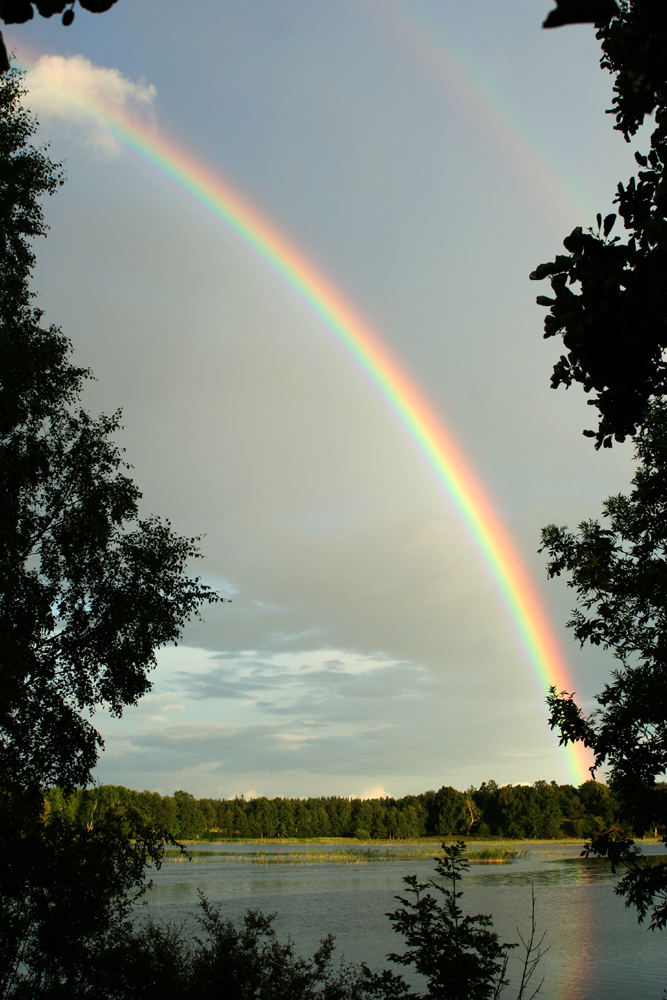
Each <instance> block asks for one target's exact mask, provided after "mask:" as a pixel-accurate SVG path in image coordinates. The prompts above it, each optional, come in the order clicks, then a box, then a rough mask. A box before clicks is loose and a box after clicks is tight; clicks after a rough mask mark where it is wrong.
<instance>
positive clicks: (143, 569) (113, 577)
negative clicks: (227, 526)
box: [0, 73, 218, 786]
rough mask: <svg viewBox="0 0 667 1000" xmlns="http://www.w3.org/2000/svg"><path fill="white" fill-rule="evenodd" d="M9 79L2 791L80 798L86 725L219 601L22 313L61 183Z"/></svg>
mask: <svg viewBox="0 0 667 1000" xmlns="http://www.w3.org/2000/svg"><path fill="white" fill-rule="evenodd" d="M19 80H20V78H19V77H18V76H17V75H16V74H15V73H11V74H9V75H7V76H5V77H3V78H1V79H0V265H1V268H0V469H1V473H0V475H1V479H0V636H1V637H2V643H1V645H2V657H3V684H2V688H1V690H0V783H6V782H11V783H12V784H14V785H17V784H18V785H21V786H28V785H33V784H36V785H40V784H49V783H57V784H85V783H87V781H89V780H90V772H91V769H92V767H93V766H94V764H95V762H96V760H97V754H98V750H99V747H100V746H101V738H100V736H99V734H98V733H97V731H96V730H95V728H94V727H93V725H92V724H91V722H90V720H89V718H88V717H87V716H88V715H89V713H90V712H92V711H93V710H94V709H95V707H97V706H102V705H105V706H107V707H108V708H110V709H111V711H112V712H113V713H115V714H120V713H121V712H122V710H123V708H124V706H126V705H131V704H133V703H134V702H136V701H137V699H138V698H139V697H140V696H141V695H142V694H144V692H146V691H147V690H148V689H149V687H150V681H149V679H148V676H147V675H148V671H149V670H150V668H151V667H152V666H154V664H155V652H156V650H157V649H158V648H159V647H160V646H162V645H164V644H166V643H170V642H173V641H175V640H177V639H178V637H179V636H180V634H181V631H182V629H183V626H184V625H185V623H186V622H187V620H188V619H189V618H190V617H191V616H193V615H195V614H196V613H197V611H198V609H199V608H200V607H201V605H202V604H205V603H208V602H212V601H216V600H218V597H217V595H216V594H215V593H214V592H213V591H212V590H211V589H210V588H209V587H207V586H206V585H204V584H203V583H201V581H200V580H199V579H198V578H196V577H195V578H192V577H190V576H189V575H188V574H187V572H186V565H187V564H188V563H189V562H190V560H192V559H194V558H196V557H197V556H198V548H197V539H194V538H183V537H181V536H179V535H177V534H175V533H174V532H173V530H172V529H171V526H170V525H169V522H166V521H160V520H158V519H157V518H153V517H148V518H142V517H140V515H139V501H140V497H141V494H140V492H139V490H138V488H137V487H136V485H135V484H134V482H133V481H132V480H131V479H130V477H129V475H128V471H129V468H128V466H127V465H126V463H125V462H124V460H123V456H122V450H121V448H120V447H119V446H118V444H117V443H116V441H115V435H116V433H117V431H118V429H119V426H120V416H119V414H117V413H116V414H113V415H112V416H101V417H92V416H90V415H89V414H88V413H86V411H85V410H83V409H81V408H80V407H79V405H78V399H79V396H80V393H81V391H82V388H83V385H84V382H85V380H86V378H87V377H88V373H87V372H86V371H84V370H82V369H81V368H77V367H76V366H74V365H73V364H72V362H71V360H70V351H71V345H70V343H69V341H68V340H67V338H66V337H65V336H64V334H63V333H62V332H61V331H60V330H59V329H58V328H57V327H54V326H49V327H46V326H44V325H43V323H42V314H41V312H40V311H39V310H38V309H35V308H34V307H33V305H32V299H31V292H30V290H29V285H28V279H29V276H30V271H31V268H32V266H33V263H34V251H33V249H32V244H31V240H32V239H33V238H34V237H35V236H39V235H42V234H43V233H44V230H45V226H44V221H43V217H42V210H41V205H40V202H39V199H40V196H42V195H44V194H48V193H51V192H52V191H53V190H54V189H55V188H56V187H57V186H58V184H59V183H60V181H61V176H60V173H59V170H58V168H57V166H55V165H54V164H53V163H51V161H50V160H49V159H48V157H46V156H45V155H44V154H43V153H41V152H39V151H37V150H35V149H34V148H33V147H32V146H31V144H30V140H31V137H32V135H33V133H34V129H35V125H34V123H33V122H32V120H31V119H30V117H29V116H28V114H27V113H26V111H25V110H24V109H23V108H22V107H21V104H20V97H21V89H20V82H19Z"/></svg>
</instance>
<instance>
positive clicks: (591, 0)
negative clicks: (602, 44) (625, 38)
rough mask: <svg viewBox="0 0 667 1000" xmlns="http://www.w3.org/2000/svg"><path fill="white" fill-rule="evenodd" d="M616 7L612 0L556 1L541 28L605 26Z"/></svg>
mask: <svg viewBox="0 0 667 1000" xmlns="http://www.w3.org/2000/svg"><path fill="white" fill-rule="evenodd" d="M617 13H618V7H617V5H616V3H615V2H614V0H556V8H555V9H554V10H552V11H549V14H548V15H547V18H546V21H545V22H544V24H543V25H542V27H543V28H560V27H562V26H563V25H564V24H606V23H607V21H609V19H610V18H612V17H613V16H614V14H617Z"/></svg>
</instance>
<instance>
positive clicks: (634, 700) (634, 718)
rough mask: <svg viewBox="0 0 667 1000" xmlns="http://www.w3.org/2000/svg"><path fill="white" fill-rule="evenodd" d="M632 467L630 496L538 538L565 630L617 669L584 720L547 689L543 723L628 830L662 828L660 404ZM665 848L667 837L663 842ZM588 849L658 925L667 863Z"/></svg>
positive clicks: (666, 643)
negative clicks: (588, 766) (579, 752)
mask: <svg viewBox="0 0 667 1000" xmlns="http://www.w3.org/2000/svg"><path fill="white" fill-rule="evenodd" d="M636 454H637V461H638V469H637V472H636V474H635V476H634V479H633V490H632V492H631V493H630V494H629V496H623V495H620V496H615V497H610V498H609V499H608V500H607V501H606V503H605V504H604V506H603V521H602V522H600V521H587V522H584V523H583V524H581V525H580V526H579V530H578V532H576V533H573V532H570V531H568V530H567V529H566V528H558V527H555V526H554V525H551V526H550V527H547V528H545V529H544V531H543V544H542V548H543V549H544V550H546V551H547V552H548V554H549V565H548V570H549V575H550V576H560V575H561V574H565V575H566V576H567V578H568V586H570V587H572V588H574V589H575V590H576V593H577V607H576V609H575V611H574V613H573V615H572V618H571V620H570V622H569V623H568V624H569V627H570V628H571V629H572V630H573V631H574V634H575V636H576V637H577V639H578V640H579V642H580V643H581V644H582V645H583V644H585V643H590V644H592V645H594V646H603V647H605V648H606V649H609V650H611V651H612V652H613V654H614V656H615V658H616V660H617V662H618V667H617V668H616V670H615V671H614V673H613V679H612V681H611V682H610V683H609V684H607V685H606V686H605V688H604V690H603V691H602V692H601V693H600V694H599V695H598V696H597V702H598V705H599V706H600V708H599V709H598V711H597V712H596V713H594V714H593V715H592V716H586V715H585V714H584V713H583V712H582V710H581V708H580V707H579V706H578V705H577V704H576V702H575V701H574V699H573V698H572V697H571V695H568V694H566V693H565V692H560V693H559V692H556V691H555V690H554V689H552V691H551V695H550V697H549V707H550V710H551V719H550V722H551V726H552V728H554V727H556V728H558V729H559V731H560V733H561V743H569V742H574V741H577V740H578V741H583V742H584V743H585V745H586V746H589V747H591V748H592V749H593V751H594V754H595V767H596V768H600V767H603V766H604V767H606V768H608V772H609V781H610V784H611V787H612V788H613V790H614V792H615V793H616V794H617V796H618V800H619V802H620V805H621V811H622V812H621V815H622V817H624V818H625V820H626V821H627V822H628V823H629V824H630V826H631V828H632V829H634V830H635V831H636V832H637V833H639V834H642V833H644V832H646V831H647V830H651V831H652V830H653V829H654V828H656V827H660V828H661V829H662V830H663V831H664V825H665V821H666V820H667V813H666V811H665V798H664V795H663V794H662V793H661V789H659V788H657V787H656V778H657V777H659V776H660V775H662V774H664V772H665V770H666V769H667V406H665V404H664V403H661V404H658V403H653V404H652V405H651V406H650V408H649V411H648V414H647V416H646V418H645V422H644V426H643V427H642V430H641V432H640V434H639V435H638V437H637V440H636ZM665 843H667V838H666V839H665ZM592 844H593V849H594V850H596V852H597V853H603V854H607V853H609V854H610V855H611V857H612V861H619V860H624V861H626V862H627V863H628V864H629V866H630V868H629V871H628V874H627V875H626V876H625V878H624V879H623V880H622V882H621V883H620V886H619V891H620V893H621V894H622V895H624V896H625V897H626V899H627V901H628V905H630V904H631V903H632V904H634V905H635V906H636V907H637V909H638V913H639V916H640V919H644V917H645V916H646V915H647V914H648V913H650V923H651V926H653V927H662V926H664V925H665V924H667V865H664V864H661V865H657V866H656V867H654V868H651V869H645V868H640V867H639V865H638V863H637V859H636V855H635V851H634V849H633V845H632V842H631V840H629V839H627V838H626V837H623V836H621V837H620V839H619V838H618V837H614V836H610V834H609V832H606V833H604V835H602V836H600V837H598V838H594V839H593V841H592Z"/></svg>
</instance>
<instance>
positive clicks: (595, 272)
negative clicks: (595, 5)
mask: <svg viewBox="0 0 667 1000" xmlns="http://www.w3.org/2000/svg"><path fill="white" fill-rule="evenodd" d="M586 6H587V5H585V4H584V5H582V7H583V8H584V9H585V8H586ZM560 7H563V8H565V7H566V5H565V4H563V3H562V2H561V4H560V5H559V9H560ZM553 14H554V17H555V16H556V14H557V12H553ZM582 20H594V18H593V17H591V18H582ZM559 23H569V22H568V21H567V19H565V20H562V21H561V22H559ZM596 37H597V38H598V39H600V41H601V44H602V58H601V66H602V68H603V69H606V70H608V71H609V72H610V73H612V74H613V75H614V97H613V100H612V107H611V108H610V113H611V114H613V116H614V118H615V125H614V127H615V128H616V129H617V130H619V131H620V132H621V133H622V135H623V136H624V137H625V139H626V141H628V142H629V141H630V140H631V139H632V138H633V137H634V136H635V135H636V133H637V132H638V130H639V128H640V126H641V125H642V124H644V123H645V122H647V121H648V120H649V119H650V118H651V117H652V119H653V122H652V124H653V128H652V131H651V135H650V143H649V148H647V149H646V151H645V152H639V151H638V152H637V153H636V154H635V159H636V161H637V164H638V166H639V167H640V168H641V169H640V170H639V171H638V173H637V176H636V177H634V176H633V177H631V178H630V179H629V180H628V181H626V182H624V183H619V185H618V189H617V193H616V196H615V198H614V204H615V205H616V211H615V212H609V213H607V214H605V215H604V218H603V215H602V213H600V214H598V216H597V220H596V223H597V224H596V228H592V227H591V228H588V229H584V228H583V227H581V226H578V227H577V228H575V229H574V230H573V231H572V232H571V233H570V234H569V236H567V237H566V238H565V239H564V241H563V245H564V247H565V250H566V251H567V253H565V254H562V253H561V254H557V255H556V256H555V257H554V259H553V260H551V261H548V262H547V263H544V264H540V265H539V266H538V267H537V268H536V269H535V270H534V271H533V273H532V274H531V278H533V279H535V280H542V279H544V278H549V280H550V283H551V289H552V293H553V294H552V295H551V296H546V295H540V296H538V299H537V301H538V303H539V304H540V305H544V306H546V307H547V309H548V310H549V311H548V314H547V316H546V318H545V322H544V336H545V337H556V336H559V337H561V338H562V341H563V346H564V348H565V353H564V354H562V355H561V356H560V358H559V360H558V362H557V363H556V365H555V366H554V369H553V375H552V378H551V385H552V387H553V388H556V387H558V386H565V387H566V388H568V387H569V386H571V385H572V384H573V383H575V382H578V383H579V384H580V385H581V386H582V388H583V390H584V392H585V393H587V394H591V396H592V398H591V399H590V400H589V405H592V406H594V407H596V408H597V411H598V425H597V429H586V430H585V431H584V434H586V435H587V436H589V437H592V438H594V439H595V446H596V448H599V447H600V446H604V447H610V446H611V445H612V443H613V441H614V440H616V441H623V440H624V439H625V438H626V437H627V436H632V435H634V434H636V433H637V430H638V429H639V428H640V427H641V426H642V425H643V422H644V414H645V411H646V407H647V404H648V403H649V402H650V400H651V399H652V398H653V397H659V396H663V395H665V393H667V366H666V364H665V359H664V352H665V348H667V286H666V285H665V280H664V276H665V273H667V177H666V176H665V164H666V163H667V101H666V98H665V94H666V92H667V91H666V87H667V61H666V60H665V57H664V53H665V50H666V49H667V10H666V9H665V5H664V4H663V3H660V2H656V0H632V2H629V0H621V3H620V8H618V9H617V10H616V12H615V13H614V14H613V16H611V17H606V18H604V19H602V23H600V22H598V30H597V33H596ZM618 216H620V218H621V220H622V223H623V226H624V230H625V231H624V233H623V236H620V235H614V236H612V235H611V234H612V232H613V231H614V230H615V223H616V222H617V217H618Z"/></svg>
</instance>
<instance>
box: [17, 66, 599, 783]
mask: <svg viewBox="0 0 667 1000" xmlns="http://www.w3.org/2000/svg"><path fill="white" fill-rule="evenodd" d="M77 58H79V57H77ZM49 59H50V60H51V61H52V62H54V63H55V66H56V72H55V73H54V77H55V78H56V79H57V64H58V60H61V57H57V56H53V57H49ZM61 62H62V65H63V66H64V64H65V60H64V59H62V60H61ZM31 64H33V65H34V61H33V60H31ZM67 97H68V100H69V99H70V96H69V95H67ZM71 102H72V106H73V107H75V108H76V110H77V111H78V112H79V113H81V112H82V111H83V112H85V114H86V116H87V117H89V119H90V120H92V121H95V122H96V123H99V124H104V125H105V126H106V127H107V128H108V129H109V130H110V131H111V132H112V134H113V135H114V136H115V137H116V138H117V139H118V140H119V141H120V142H121V143H122V144H123V146H124V147H125V148H126V149H127V150H129V151H130V152H132V153H133V154H135V155H136V156H137V157H138V158H139V159H140V160H141V161H142V162H143V163H145V164H147V165H148V166H149V167H151V168H152V169H153V170H154V171H155V172H156V173H157V174H159V175H160V177H161V178H163V179H164V180H166V181H167V182H169V183H170V184H171V185H172V186H173V187H174V188H175V189H176V190H177V191H179V192H180V194H181V196H183V197H186V198H189V199H192V200H194V201H195V202H196V203H197V204H199V205H200V206H203V207H204V208H205V209H206V211H207V213H208V214H209V215H210V216H211V218H212V219H214V220H215V221H216V222H217V223H219V224H222V226H223V227H224V228H225V230H227V231H231V232H232V233H233V234H234V236H235V237H236V238H237V239H238V240H239V242H240V243H242V244H243V245H244V246H245V247H246V248H248V249H249V250H250V251H252V253H253V254H254V255H255V256H256V257H257V258H258V259H259V260H261V261H262V262H263V264H264V265H265V266H266V267H267V268H268V269H270V270H271V271H272V272H274V273H275V274H276V275H278V277H279V278H280V280H281V281H282V283H283V284H284V285H285V286H287V288H289V290H290V291H291V292H292V294H293V295H295V296H296V297H297V298H298V299H299V300H300V301H301V302H302V303H303V304H304V305H305V307H306V308H307V309H308V310H309V311H310V312H311V313H312V314H313V315H314V316H315V317H316V318H317V319H318V321H319V322H320V324H321V325H322V327H323V328H324V329H326V330H328V331H329V333H330V334H332V335H333V339H334V340H335V341H336V342H337V343H338V344H339V345H341V346H342V347H343V348H344V349H345V351H346V352H347V353H348V355H349V356H350V358H351V359H352V360H353V362H354V363H355V364H356V365H357V366H358V367H359V368H361V369H362V370H363V371H364V372H365V373H366V375H367V376H368V378H369V379H370V381H371V382H372V383H373V384H374V385H375V386H376V387H377V388H378V389H379V391H380V393H381V394H382V396H383V397H384V399H385V400H386V403H387V405H388V406H389V408H390V409H391V410H392V411H394V413H395V414H396V415H397V416H398V418H399V420H400V422H401V423H402V424H403V425H404V427H405V428H406V430H407V432H408V434H409V435H410V437H411V438H412V440H413V441H414V443H415V444H416V446H417V448H418V450H419V452H420V453H421V454H422V456H423V457H424V458H425V460H426V462H427V463H428V466H429V467H430V469H431V470H432V473H433V475H434V476H435V478H436V480H437V482H438V484H439V486H440V488H441V490H442V491H443V493H444V494H445V495H446V496H447V497H448V498H449V499H450V500H451V501H452V502H453V504H454V506H455V508H456V510H457V511H458V513H459V515H460V517H461V519H462V521H463V522H464V524H465V526H466V528H467V530H468V532H469V533H470V535H471V536H472V538H473V540H474V542H475V545H476V546H477V548H478V550H479V552H480V554H481V557H482V559H483V561H484V563H485V564H486V565H487V566H488V568H489V569H490V572H491V575H492V578H493V580H494V582H495V585H496V586H497V589H498V591H499V593H500V596H501V600H502V601H503V602H504V604H505V605H506V607H507V609H508V612H509V615H510V617H511V620H512V622H513V623H514V625H515V628H516V631H517V633H518V637H519V641H520V644H521V645H522V647H523V648H524V650H525V653H526V655H527V657H528V661H529V663H530V665H531V669H532V675H533V680H534V683H535V684H536V685H537V688H538V690H539V694H540V695H541V696H543V695H544V693H545V690H546V688H547V687H549V686H550V685H555V686H556V687H557V689H558V690H567V691H572V690H573V689H574V686H573V683H572V679H571V677H570V675H569V672H568V669H567V666H566V663H565V660H564V658H563V656H562V654H561V652H560V650H559V648H558V644H557V642H556V638H555V636H554V633H553V629H552V627H551V625H550V623H549V621H548V618H547V615H546V614H545V611H544V609H543V608H542V606H541V604H540V600H539V597H538V595H537V591H536V589H535V585H534V583H533V582H532V581H531V580H530V578H529V575H528V573H527V572H526V570H525V569H524V568H523V566H522V564H521V560H520V557H519V555H518V552H517V550H516V548H515V546H514V544H513V543H512V541H511V539H510V536H509V534H508V533H507V530H506V529H505V527H504V526H503V524H502V523H501V521H500V520H499V518H498V516H497V515H496V513H495V511H494V509H493V507H492V505H491V503H490V501H489V499H488V497H487V495H486V493H485V491H484V489H483V488H482V486H481V484H480V482H479V480H478V479H477V477H476V476H475V474H474V472H473V470H472V469H471V468H470V465H469V463H468V462H467V461H466V459H465V457H464V455H463V454H462V453H461V451H460V449H459V448H458V447H457V445H456V443H455V441H454V439H453V437H452V435H451V434H450V433H449V431H448V430H447V429H446V427H445V426H444V424H443V421H442V419H441V417H439V416H438V414H437V413H436V411H435V410H434V408H433V407H432V406H431V404H430V403H429V401H428V400H427V399H426V397H425V395H424V393H423V392H422V391H421V389H420V388H419V387H418V386H417V385H416V384H415V383H414V382H413V381H412V379H411V378H410V375H409V374H408V372H407V371H406V370H405V368H404V366H402V365H401V364H399V362H398V361H397V359H396V358H395V357H393V356H392V355H391V354H390V352H389V351H388V350H387V347H386V346H385V344H384V343H383V341H382V338H381V336H380V334H379V333H378V332H377V331H376V330H374V329H373V327H372V326H371V324H370V323H369V322H368V321H367V320H365V319H364V318H363V317H362V316H361V315H360V314H359V313H358V312H357V311H356V310H355V308H354V306H353V305H352V304H351V303H350V302H349V301H347V300H346V299H345V297H344V296H343V295H342V294H341V292H340V291H339V290H338V289H337V288H336V287H335V286H334V285H333V284H332V283H331V282H330V281H329V280H328V279H327V278H326V277H325V275H323V274H322V273H321V272H320V271H319V270H318V269H317V268H316V266H315V265H314V264H313V263H312V261H310V260H308V259H307V257H306V256H305V255H304V254H303V253H302V252H301V251H300V250H299V249H297V248H296V247H295V246H294V245H293V244H292V243H291V242H290V241H289V240H288V238H287V237H286V236H285V235H284V234H283V233H282V232H280V231H279V230H278V229H277V228H276V227H275V226H274V225H273V224H272V223H271V221H270V220H269V219H268V218H267V217H266V216H265V215H264V214H263V213H261V212H260V211H259V210H258V209H257V208H256V207H255V206H253V205H251V204H250V203H249V202H248V201H246V200H245V199H244V198H243V197H242V196H241V195H240V194H239V193H238V192H237V191H235V190H234V189H233V188H232V186H231V185H230V184H229V183H228V182H227V181H226V180H225V179H224V178H223V177H222V176H221V174H220V173H219V172H218V171H217V170H213V169H211V168H210V167H209V166H207V165H206V164H205V163H203V162H202V161H201V160H199V159H197V158H196V157H194V156H193V155H192V154H191V153H189V152H188V151H187V150H185V149H183V148H182V147H181V146H179V145H178V144H177V143H176V142H175V141H173V140H172V139H170V138H169V137H168V136H167V135H165V134H164V133H162V132H159V131H158V130H157V129H155V128H153V127H152V126H150V125H147V124H146V123H145V122H144V121H142V120H140V119H139V118H138V117H136V116H134V115H133V114H131V113H130V112H128V111H127V110H125V109H119V108H117V107H114V106H111V105H109V104H106V103H103V102H102V101H101V100H99V99H96V98H94V97H91V96H90V95H89V94H88V93H86V94H83V95H82V94H81V93H79V94H72V95H71ZM565 754H566V758H567V764H568V770H569V772H570V775H571V780H572V781H573V782H574V783H575V784H579V783H581V782H582V781H585V780H586V779H587V778H588V767H589V758H588V755H587V752H586V751H585V750H584V749H583V748H582V747H580V746H579V745H577V746H574V747H573V746H570V747H568V748H567V749H566V750H565Z"/></svg>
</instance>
